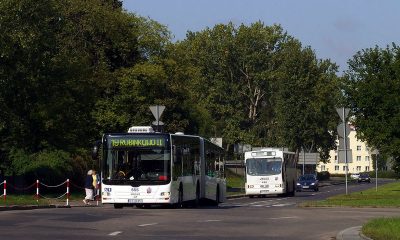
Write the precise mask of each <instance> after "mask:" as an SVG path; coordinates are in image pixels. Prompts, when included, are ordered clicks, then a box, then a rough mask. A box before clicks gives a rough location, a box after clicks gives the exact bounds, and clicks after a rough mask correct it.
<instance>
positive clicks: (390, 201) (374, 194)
mask: <svg viewBox="0 0 400 240" xmlns="http://www.w3.org/2000/svg"><path fill="white" fill-rule="evenodd" d="M300 206H302V207H335V206H348V207H400V182H394V183H389V184H386V185H382V186H380V187H379V188H378V191H376V190H375V188H372V189H368V190H366V191H361V192H354V193H351V194H348V195H346V194H341V195H336V196H333V197H330V198H327V199H326V200H321V201H307V202H304V203H302V204H300Z"/></svg>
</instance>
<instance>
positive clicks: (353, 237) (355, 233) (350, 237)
mask: <svg viewBox="0 0 400 240" xmlns="http://www.w3.org/2000/svg"><path fill="white" fill-rule="evenodd" d="M336 240H372V239H371V238H369V237H367V236H365V235H364V234H362V233H361V226H356V227H351V228H346V229H344V230H342V231H340V232H339V233H338V234H337V235H336Z"/></svg>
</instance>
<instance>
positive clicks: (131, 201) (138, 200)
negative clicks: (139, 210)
mask: <svg viewBox="0 0 400 240" xmlns="http://www.w3.org/2000/svg"><path fill="white" fill-rule="evenodd" d="M128 203H143V199H128Z"/></svg>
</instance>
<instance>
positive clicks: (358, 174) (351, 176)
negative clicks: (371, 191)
mask: <svg viewBox="0 0 400 240" xmlns="http://www.w3.org/2000/svg"><path fill="white" fill-rule="evenodd" d="M359 177H360V173H352V174H351V175H350V178H351V179H354V180H358V178H359Z"/></svg>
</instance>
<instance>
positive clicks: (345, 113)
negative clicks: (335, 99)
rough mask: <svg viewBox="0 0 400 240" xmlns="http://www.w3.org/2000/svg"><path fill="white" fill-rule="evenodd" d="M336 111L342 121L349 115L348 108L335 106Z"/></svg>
mask: <svg viewBox="0 0 400 240" xmlns="http://www.w3.org/2000/svg"><path fill="white" fill-rule="evenodd" d="M336 112H337V113H338V114H339V117H340V119H342V121H346V119H347V117H348V116H349V112H350V108H336Z"/></svg>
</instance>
